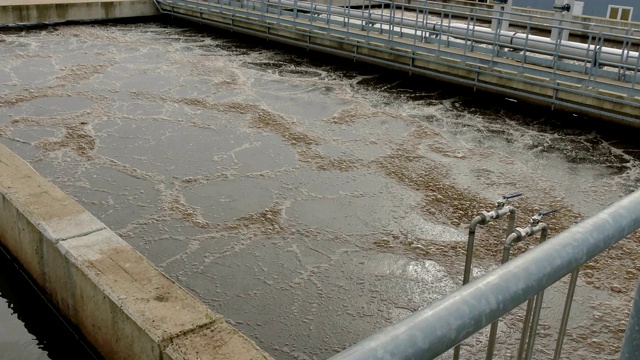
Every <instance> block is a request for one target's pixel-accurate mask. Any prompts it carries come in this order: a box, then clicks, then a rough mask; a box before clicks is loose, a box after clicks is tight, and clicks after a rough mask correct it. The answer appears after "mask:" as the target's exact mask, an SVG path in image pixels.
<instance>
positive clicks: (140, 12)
mask: <svg viewBox="0 0 640 360" xmlns="http://www.w3.org/2000/svg"><path fill="white" fill-rule="evenodd" d="M154 15H158V10H157V8H156V7H155V5H154V4H153V1H151V0H110V1H98V0H0V25H19V24H42V23H59V22H66V21H84V20H106V19H119V18H128V17H141V16H154Z"/></svg>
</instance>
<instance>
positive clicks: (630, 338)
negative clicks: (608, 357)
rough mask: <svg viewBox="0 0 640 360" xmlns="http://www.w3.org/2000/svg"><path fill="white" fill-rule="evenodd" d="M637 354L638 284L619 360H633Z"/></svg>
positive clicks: (639, 329)
mask: <svg viewBox="0 0 640 360" xmlns="http://www.w3.org/2000/svg"><path fill="white" fill-rule="evenodd" d="M638 354H640V283H638V288H637V289H636V297H635V299H634V300H633V306H632V307H631V314H630V315H629V322H628V323H627V330H626V331H625V333H624V342H623V343H622V351H621V352H620V360H635V359H637V358H638Z"/></svg>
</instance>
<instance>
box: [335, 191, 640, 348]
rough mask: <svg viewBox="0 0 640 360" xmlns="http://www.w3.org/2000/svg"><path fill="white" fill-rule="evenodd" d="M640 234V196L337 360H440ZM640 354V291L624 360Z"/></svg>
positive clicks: (579, 226) (604, 211) (437, 302)
mask: <svg viewBox="0 0 640 360" xmlns="http://www.w3.org/2000/svg"><path fill="white" fill-rule="evenodd" d="M638 228H640V191H636V192H635V193H633V194H631V195H629V196H627V197H626V198H624V199H622V200H620V201H618V202H617V203H615V204H613V205H611V206H610V207H608V208H607V209H605V210H603V211H601V212H599V213H598V214H596V215H594V216H592V217H590V218H588V219H586V220H584V221H582V222H580V223H578V224H576V225H574V226H573V227H571V228H569V229H567V230H566V231H564V232H562V233H561V234H559V235H557V236H555V237H553V238H551V239H549V240H547V241H545V242H544V243H542V244H540V245H538V246H537V247H535V248H534V249H532V250H530V251H528V252H526V253H524V254H523V255H521V256H518V257H517V258H515V259H514V260H511V261H509V262H507V263H505V264H504V265H502V266H500V267H499V268H497V269H496V270H494V271H492V272H490V273H488V274H486V275H484V276H483V277H481V278H479V279H477V280H475V281H473V282H471V283H469V284H467V285H465V286H463V287H461V288H460V289H458V290H457V291H455V292H454V293H452V294H450V295H448V296H446V297H444V298H442V299H440V300H438V301H436V302H434V303H433V304H431V305H429V306H427V307H426V308H424V309H421V310H418V311H417V312H415V313H413V314H412V315H410V316H409V317H407V318H405V319H404V320H402V321H400V322H399V323H397V324H394V325H391V326H389V327H387V328H386V329H383V330H382V331H380V332H379V333H377V334H375V335H373V336H371V337H369V338H367V339H365V340H362V341H360V342H359V343H357V344H356V345H354V346H352V347H350V348H349V349H347V350H345V351H343V352H341V353H340V354H338V355H336V356H334V357H332V358H331V359H332V360H360V359H362V360H364V359H366V360H372V359H394V360H400V359H434V358H436V357H437V356H439V355H441V354H443V353H444V352H446V351H447V350H449V349H451V348H453V347H454V346H456V345H457V344H459V343H460V342H462V341H463V340H465V339H467V338H468V337H470V336H472V335H474V334H475V333H476V332H478V331H480V330H481V329H483V328H484V327H486V326H488V325H489V324H491V323H493V322H494V321H496V320H498V319H499V318H500V317H502V316H503V315H505V314H506V313H507V312H509V311H511V310H513V309H514V308H516V307H517V306H519V305H520V304H522V303H524V302H525V301H527V300H528V299H531V298H532V297H534V296H536V294H539V293H540V292H542V291H544V290H545V289H546V288H548V287H549V286H551V285H552V284H554V283H555V282H556V281H558V280H559V279H561V278H562V277H564V276H565V275H567V274H570V273H572V272H574V271H575V270H576V269H578V268H579V267H580V266H581V265H582V264H584V263H586V262H588V261H589V260H591V259H592V258H594V257H595V256H597V255H598V254H600V253H602V252H603V251H605V250H607V249H609V248H610V247H611V246H613V245H614V244H615V243H617V242H618V241H620V240H622V239H624V238H625V237H626V236H627V235H629V234H630V233H632V232H633V231H635V230H636V229H638ZM638 354H640V286H639V288H638V291H637V293H636V298H635V302H634V306H633V309H632V312H631V315H630V320H629V323H628V325H627V332H626V334H625V340H624V343H623V346H622V353H621V357H620V359H624V360H631V359H637V356H638Z"/></svg>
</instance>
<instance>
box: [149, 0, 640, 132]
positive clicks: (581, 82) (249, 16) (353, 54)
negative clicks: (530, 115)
mask: <svg viewBox="0 0 640 360" xmlns="http://www.w3.org/2000/svg"><path fill="white" fill-rule="evenodd" d="M154 1H155V3H156V4H157V5H158V8H159V9H160V11H161V12H163V13H165V14H170V15H172V16H176V17H181V18H185V19H188V20H192V21H197V22H201V23H206V24H210V25H213V26H216V27H220V28H225V29H229V30H233V31H239V32H244V33H246V34H250V35H256V36H261V37H266V38H272V39H276V40H278V41H280V42H284V43H288V44H292V45H296V46H300V47H306V48H308V49H313V50H321V51H328V52H330V53H333V54H336V55H339V56H343V57H349V58H353V59H361V60H363V61H368V62H372V63H376V64H380V65H383V66H389V67H393V68H396V69H403V70H407V71H409V72H411V73H416V74H422V75H425V76H429V77H433V78H437V79H441V80H444V81H452V82H456V83H461V84H465V85H468V86H472V87H474V89H475V88H480V89H483V90H488V91H494V92H499V93H502V94H505V95H506V96H514V97H517V98H521V99H527V100H528V101H532V102H537V103H545V104H549V105H550V106H551V108H552V109H553V108H555V107H562V108H563V109H565V110H569V111H576V112H581V113H583V114H586V115H591V116H596V117H603V118H607V119H611V120H615V121H619V122H622V123H626V124H630V125H634V126H640V119H638V118H637V116H636V115H635V112H634V111H631V112H629V111H627V112H624V113H623V112H620V111H617V109H621V108H626V109H629V108H631V109H636V108H637V109H640V101H638V97H639V96H638V95H640V92H639V91H638V89H637V84H638V82H639V81H640V55H639V54H638V52H637V51H636V50H637V49H636V48H637V45H634V44H638V43H640V37H636V36H632V35H619V34H614V33H608V32H595V31H588V30H582V32H583V33H586V34H587V35H588V37H587V38H585V42H584V43H579V42H568V41H556V42H553V41H551V40H550V39H548V38H543V37H540V36H534V35H531V32H530V30H531V27H532V25H535V17H533V16H532V20H531V21H524V22H523V21H515V20H511V24H512V25H513V26H516V27H517V28H520V29H524V31H510V30H509V31H493V30H491V29H489V28H487V27H484V23H485V22H487V21H490V20H492V19H497V17H496V16H486V15H478V14H474V13H472V12H470V11H471V10H470V9H471V8H469V9H465V8H464V7H463V8H462V9H460V10H446V11H443V10H438V12H437V16H434V15H433V13H432V10H431V9H430V8H429V5H428V3H426V5H419V4H405V3H402V2H392V1H388V0H383V1H375V0H341V1H342V2H344V5H345V7H339V6H332V2H333V1H340V0H323V1H324V2H325V4H326V5H325V4H318V3H317V2H314V0H310V1H302V0H239V1H235V0H154ZM352 3H355V4H358V8H357V9H355V8H354V7H353V6H351V4H352ZM456 9H457V8H456ZM506 15H508V13H506V12H505V13H501V16H506ZM461 18H463V19H465V20H464V21H463V22H462V23H460V19H461ZM574 23H576V22H575V21H574V22H570V21H565V22H563V24H564V25H562V26H561V27H560V33H561V34H562V31H565V30H566V31H570V30H571V29H572V28H571V26H570V25H571V24H574ZM283 32H288V33H290V34H292V36H283V35H282V33H283ZM312 38H314V39H316V38H317V39H323V40H329V41H332V42H339V43H341V44H344V46H343V47H341V48H328V47H327V46H326V45H321V44H318V43H317V42H316V43H313V42H311V39H312ZM612 43H614V44H620V47H618V48H616V47H612V46H611V45H610V44H612ZM346 48H351V49H352V50H346ZM360 50H374V51H376V52H381V53H385V54H388V57H389V58H380V57H372V56H371V55H368V54H363V51H360ZM393 57H404V58H408V59H409V61H407V62H397V61H393V60H390V58H393ZM450 59H453V60H455V61H453V62H452V61H451V60H450ZM418 62H423V63H424V62H429V63H430V64H433V65H434V66H446V67H448V68H450V69H454V70H455V69H457V70H456V71H458V70H460V71H464V72H470V73H472V74H475V75H474V76H466V77H462V76H459V75H457V74H456V71H454V72H453V73H443V72H442V71H436V70H432V69H431V68H425V67H424V66H416V65H415V64H416V63H418ZM486 76H490V77H492V78H496V79H505V80H508V81H514V82H517V83H518V84H522V86H520V87H515V88H513V87H505V86H503V85H501V84H500V81H502V80H497V82H487V81H482V78H483V77H486ZM529 85H531V86H535V87H536V88H537V89H540V90H536V92H535V93H534V92H531V91H527V87H528V86H529ZM560 92H562V93H563V94H568V95H571V96H573V94H575V95H576V96H584V97H589V98H592V99H594V100H595V101H605V102H606V103H607V105H606V106H604V107H602V106H599V105H598V106H596V105H594V106H592V105H590V104H588V103H589V102H587V103H583V102H580V101H571V100H567V97H566V96H565V97H564V98H561V97H559V96H558V93H560ZM630 113H631V114H632V115H629V114H630Z"/></svg>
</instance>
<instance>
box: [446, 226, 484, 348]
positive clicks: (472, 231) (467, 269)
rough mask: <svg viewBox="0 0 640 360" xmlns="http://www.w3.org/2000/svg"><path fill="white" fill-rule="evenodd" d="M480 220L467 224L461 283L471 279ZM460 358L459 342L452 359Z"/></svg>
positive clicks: (464, 283) (463, 283)
mask: <svg viewBox="0 0 640 360" xmlns="http://www.w3.org/2000/svg"><path fill="white" fill-rule="evenodd" d="M481 221H482V217H481V216H476V217H475V218H473V220H472V221H471V224H469V237H468V239H467V257H466V259H465V261H464V274H463V275H462V285H463V286H464V285H466V284H468V283H469V280H470V279H471V262H472V261H473V245H474V242H475V238H476V228H477V227H478V224H479V223H480V222H481ZM458 359H460V344H458V345H456V347H455V348H454V349H453V360H458Z"/></svg>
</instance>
